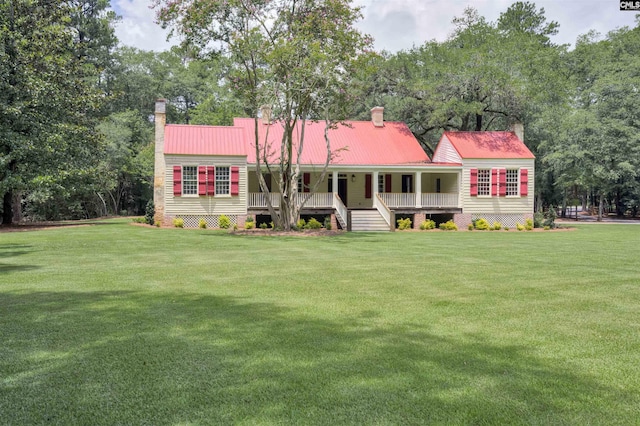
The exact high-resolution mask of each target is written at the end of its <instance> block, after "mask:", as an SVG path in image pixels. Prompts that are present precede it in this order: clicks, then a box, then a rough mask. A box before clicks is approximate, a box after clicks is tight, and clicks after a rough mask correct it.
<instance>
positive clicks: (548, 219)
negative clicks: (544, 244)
mask: <svg viewBox="0 0 640 426" xmlns="http://www.w3.org/2000/svg"><path fill="white" fill-rule="evenodd" d="M557 217H558V215H557V213H556V209H555V208H554V207H553V206H549V209H548V210H547V211H546V213H545V214H544V222H543V223H542V225H543V226H548V227H549V228H551V229H553V228H555V227H556V218H557Z"/></svg>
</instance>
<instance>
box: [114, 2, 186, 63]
mask: <svg viewBox="0 0 640 426" xmlns="http://www.w3.org/2000/svg"><path fill="white" fill-rule="evenodd" d="M150 5H151V3H150V2H148V1H143V0H111V6H112V8H113V9H114V10H115V11H116V13H117V14H118V15H120V16H121V17H122V20H121V21H120V22H119V23H118V25H117V26H116V37H118V40H120V44H123V45H126V46H134V47H137V48H138V49H143V50H154V51H158V52H159V51H163V50H168V49H169V48H170V47H171V46H172V45H175V44H177V40H176V39H172V40H171V41H170V42H167V35H168V33H169V31H168V30H163V29H162V27H161V26H160V25H158V24H156V23H155V13H156V12H155V10H154V9H151V8H150Z"/></svg>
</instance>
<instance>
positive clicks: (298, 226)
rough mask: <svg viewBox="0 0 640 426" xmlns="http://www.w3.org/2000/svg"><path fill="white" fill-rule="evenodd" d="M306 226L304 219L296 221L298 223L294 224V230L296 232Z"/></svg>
mask: <svg viewBox="0 0 640 426" xmlns="http://www.w3.org/2000/svg"><path fill="white" fill-rule="evenodd" d="M306 224H307V222H306V221H305V220H304V219H302V218H300V219H298V221H297V222H296V230H297V231H300V230H303V229H304V226H305V225H306Z"/></svg>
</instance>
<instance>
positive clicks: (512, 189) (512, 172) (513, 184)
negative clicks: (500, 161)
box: [506, 169, 519, 196]
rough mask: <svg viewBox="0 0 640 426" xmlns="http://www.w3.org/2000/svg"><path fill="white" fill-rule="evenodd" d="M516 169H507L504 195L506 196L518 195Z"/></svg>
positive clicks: (517, 171) (517, 173)
mask: <svg viewBox="0 0 640 426" xmlns="http://www.w3.org/2000/svg"><path fill="white" fill-rule="evenodd" d="M518 175H519V170H518V169H507V179H506V181H507V182H506V185H507V190H506V195H507V196H517V195H518Z"/></svg>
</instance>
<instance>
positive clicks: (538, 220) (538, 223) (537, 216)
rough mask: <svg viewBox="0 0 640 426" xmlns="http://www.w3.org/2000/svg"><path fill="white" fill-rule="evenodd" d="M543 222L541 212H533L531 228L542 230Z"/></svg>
mask: <svg viewBox="0 0 640 426" xmlns="http://www.w3.org/2000/svg"><path fill="white" fill-rule="evenodd" d="M543 221H544V214H543V213H542V212H535V213H534V214H533V227H534V228H542V226H543Z"/></svg>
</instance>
